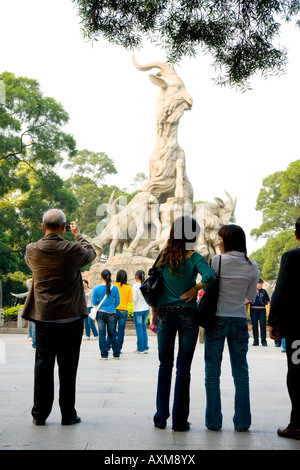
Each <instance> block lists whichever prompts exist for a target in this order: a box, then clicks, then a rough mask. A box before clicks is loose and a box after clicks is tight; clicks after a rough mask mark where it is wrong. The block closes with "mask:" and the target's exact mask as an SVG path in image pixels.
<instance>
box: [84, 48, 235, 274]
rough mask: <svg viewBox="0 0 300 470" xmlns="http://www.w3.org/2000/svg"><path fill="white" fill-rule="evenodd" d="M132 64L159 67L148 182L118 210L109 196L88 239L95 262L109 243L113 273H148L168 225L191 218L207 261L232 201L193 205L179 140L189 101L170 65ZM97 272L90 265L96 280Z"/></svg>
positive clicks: (231, 209)
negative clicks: (102, 220) (102, 218)
mask: <svg viewBox="0 0 300 470" xmlns="http://www.w3.org/2000/svg"><path fill="white" fill-rule="evenodd" d="M133 64H134V66H135V67H136V68H137V69H138V70H141V71H147V70H151V69H153V68H158V69H159V71H158V73H157V74H156V75H152V74H151V75H149V78H150V80H151V82H152V83H153V84H154V85H156V86H158V87H159V91H158V96H157V101H156V131H157V135H156V144H155V148H154V151H153V153H152V154H151V156H150V159H149V179H148V180H147V181H146V182H145V183H144V185H143V187H142V188H141V189H140V191H139V192H138V193H137V194H136V196H135V197H134V198H133V199H132V200H131V201H130V202H129V203H128V204H127V205H126V206H125V207H121V208H120V206H118V198H117V199H115V200H114V193H113V194H112V195H111V197H110V201H109V203H108V206H107V219H106V225H105V227H104V229H103V230H102V232H101V233H100V234H99V235H98V236H97V237H95V238H93V239H92V240H91V242H92V244H93V246H94V248H95V250H96V252H97V254H98V257H97V259H96V261H95V262H94V263H96V264H97V263H98V264H101V269H103V267H104V266H103V263H99V261H100V256H101V253H102V252H103V250H104V247H105V246H107V245H110V249H109V257H108V261H107V263H106V265H107V264H108V265H109V268H110V269H112V271H113V272H114V271H116V270H117V269H118V268H120V267H122V266H123V269H125V268H124V266H126V269H127V270H129V271H130V269H131V267H132V269H134V266H137V264H138V265H139V269H143V266H144V270H145V272H147V271H148V269H149V267H151V264H152V263H153V258H154V257H156V255H157V253H158V250H161V249H162V248H163V247H164V245H165V243H166V241H167V239H168V237H169V232H170V227H171V224H172V222H173V221H174V219H175V218H177V217H179V216H181V215H190V216H192V217H194V218H195V219H196V220H197V222H198V223H199V225H200V228H201V232H200V237H199V240H198V245H197V247H196V249H197V251H199V252H200V253H201V254H202V255H203V256H205V257H206V259H207V260H208V261H209V260H210V259H211V258H212V257H213V256H214V255H215V253H216V244H217V239H218V229H219V228H220V227H221V226H222V225H226V224H227V223H228V222H229V221H230V218H231V216H232V215H233V214H234V210H235V206H236V202H237V201H236V198H232V197H231V196H230V195H229V194H228V193H227V191H226V190H225V193H226V195H227V200H226V201H225V202H224V201H223V200H222V199H220V198H217V197H216V198H215V202H207V203H203V204H195V205H194V203H193V188H192V185H191V183H190V181H189V179H188V177H187V174H186V164H185V154H184V151H183V150H182V149H181V147H180V146H179V144H178V139H177V137H178V126H179V121H180V118H181V117H182V115H183V114H184V111H186V110H190V109H191V107H192V104H193V100H192V97H191V96H190V94H189V93H188V92H187V91H186V89H185V86H184V84H183V82H182V80H181V79H180V78H179V76H178V75H177V73H176V72H175V70H174V68H173V67H172V66H171V65H169V64H165V63H162V62H151V63H149V64H147V65H139V64H138V63H137V62H136V60H135V58H134V57H133ZM91 269H92V270H93V266H92V268H91ZM97 269H98V268H96V267H94V272H93V276H94V278H95V276H96V277H97V275H96V274H95V273H96V272H98V271H99V270H97ZM132 275H133V274H132ZM92 283H93V282H92Z"/></svg>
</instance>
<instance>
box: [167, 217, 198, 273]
mask: <svg viewBox="0 0 300 470" xmlns="http://www.w3.org/2000/svg"><path fill="white" fill-rule="evenodd" d="M199 233H200V226H199V224H198V223H197V222H196V220H195V219H193V218H192V217H189V216H182V217H178V219H175V220H174V222H173V224H172V226H171V230H170V237H169V239H168V241H167V245H166V247H165V249H164V250H163V253H162V257H161V259H160V261H159V265H160V266H161V267H163V266H165V264H167V262H168V261H169V262H170V272H171V273H172V272H173V270H175V271H176V270H177V269H178V267H179V266H180V264H181V265H182V264H184V263H185V252H186V251H188V250H192V249H194V245H195V242H196V240H197V237H198V235H199Z"/></svg>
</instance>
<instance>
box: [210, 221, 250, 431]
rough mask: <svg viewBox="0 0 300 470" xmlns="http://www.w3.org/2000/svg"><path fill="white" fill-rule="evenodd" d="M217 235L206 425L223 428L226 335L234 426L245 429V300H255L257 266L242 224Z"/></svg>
mask: <svg viewBox="0 0 300 470" xmlns="http://www.w3.org/2000/svg"><path fill="white" fill-rule="evenodd" d="M218 235H219V242H218V245H219V249H220V252H221V255H216V256H214V258H213V259H212V263H211V266H212V269H213V270H214V272H215V273H217V272H218V269H219V263H220V258H222V261H221V272H220V287H219V297H218V305H217V311H216V318H215V321H214V324H213V325H212V327H210V328H208V329H206V330H205V389H206V414H205V424H206V426H207V428H209V429H212V430H218V429H221V427H222V418H223V416H222V411H221V392H220V375H221V363H222V355H223V349H224V342H225V338H227V344H228V349H229V355H230V361H231V369H232V375H233V379H234V385H235V402H234V417H233V422H234V428H235V430H236V431H246V430H247V429H249V427H250V425H251V411H250V397H249V372H248V363H247V351H248V338H249V333H248V323H247V311H246V307H245V303H246V302H247V301H250V302H251V301H253V300H254V299H255V295H256V287H257V280H258V269H257V265H256V263H255V261H252V260H250V259H249V258H248V256H247V249H246V237H245V233H244V231H243V229H242V228H241V227H239V226H238V225H234V224H230V225H225V226H224V227H221V228H220V230H219V232H218ZM204 295H205V294H204Z"/></svg>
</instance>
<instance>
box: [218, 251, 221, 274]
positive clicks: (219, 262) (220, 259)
mask: <svg viewBox="0 0 300 470" xmlns="http://www.w3.org/2000/svg"><path fill="white" fill-rule="evenodd" d="M220 272H221V255H220V261H219V272H218V277H220Z"/></svg>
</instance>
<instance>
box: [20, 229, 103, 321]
mask: <svg viewBox="0 0 300 470" xmlns="http://www.w3.org/2000/svg"><path fill="white" fill-rule="evenodd" d="M76 241H77V243H73V242H69V241H68V240H65V239H64V238H62V237H61V236H60V235H58V234H56V233H50V234H47V235H45V236H44V237H43V238H41V240H39V241H38V242H35V243H30V244H29V245H27V247H26V253H25V261H26V263H27V264H28V266H29V268H30V269H31V271H32V278H33V280H32V285H31V288H30V291H29V293H28V296H27V299H26V302H25V305H24V308H23V313H22V317H23V318H25V319H26V320H31V321H36V320H37V321H56V320H64V319H69V318H74V317H76V316H80V317H86V316H87V306H86V301H85V293H84V289H83V285H82V277H81V273H80V268H82V267H83V266H86V265H87V264H89V263H91V262H92V261H93V260H94V259H95V257H96V253H95V251H94V249H93V247H92V245H91V244H90V243H89V242H88V241H87V240H86V239H85V238H84V237H83V236H82V235H78V236H77V237H76Z"/></svg>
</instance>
